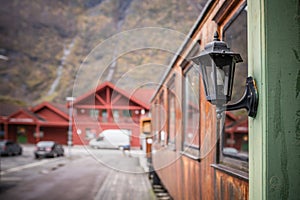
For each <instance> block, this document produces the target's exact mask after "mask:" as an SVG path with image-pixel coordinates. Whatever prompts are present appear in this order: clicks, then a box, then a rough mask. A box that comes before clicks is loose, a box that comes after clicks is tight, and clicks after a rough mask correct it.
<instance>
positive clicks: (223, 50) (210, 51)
mask: <svg viewBox="0 0 300 200" xmlns="http://www.w3.org/2000/svg"><path fill="white" fill-rule="evenodd" d="M207 55H210V56H212V55H216V56H220V55H223V56H230V57H232V58H233V59H234V60H235V62H236V63H238V62H243V59H242V58H241V55H240V54H239V53H234V52H232V51H230V48H229V47H228V46H227V44H226V42H224V41H220V39H219V34H218V32H217V31H216V32H215V34H214V39H213V41H212V42H210V43H208V44H207V45H206V46H205V47H204V50H203V51H202V52H200V54H199V55H197V56H195V57H193V58H191V60H192V61H193V62H195V63H196V64H199V62H200V59H201V57H204V56H207Z"/></svg>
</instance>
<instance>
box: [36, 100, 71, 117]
mask: <svg viewBox="0 0 300 200" xmlns="http://www.w3.org/2000/svg"><path fill="white" fill-rule="evenodd" d="M43 108H48V109H50V110H52V111H53V112H55V113H56V114H58V115H60V116H62V117H63V118H65V119H66V120H68V119H69V117H68V109H67V107H66V106H65V105H62V104H58V103H50V102H43V103H41V104H39V105H37V106H35V107H34V108H32V109H31V110H32V112H34V113H37V112H38V111H39V110H41V109H43Z"/></svg>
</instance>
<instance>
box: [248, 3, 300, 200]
mask: <svg viewBox="0 0 300 200" xmlns="http://www.w3.org/2000/svg"><path fill="white" fill-rule="evenodd" d="M248 4H249V15H250V16H249V23H248V24H249V43H250V45H249V49H250V51H249V66H250V71H251V73H252V74H253V75H254V77H255V78H256V80H257V83H258V89H259V94H260V103H259V107H258V109H259V113H258V115H257V118H256V119H254V120H252V121H251V122H250V133H249V134H250V135H251V136H250V143H249V144H250V157H251V159H250V198H251V199H272V200H273V199H299V196H300V94H299V92H300V78H299V77H300V75H299V74H300V59H299V58H300V39H299V38H300V23H299V20H300V14H299V13H300V8H299V6H300V1H299V0H289V1H282V0H253V1H249V2H248ZM251 65H252V66H251ZM251 147H252V148H251ZM253 147H255V148H253Z"/></svg>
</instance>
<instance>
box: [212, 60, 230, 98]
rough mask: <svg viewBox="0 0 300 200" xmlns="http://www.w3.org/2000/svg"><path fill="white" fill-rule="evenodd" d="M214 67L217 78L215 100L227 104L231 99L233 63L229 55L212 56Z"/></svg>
mask: <svg viewBox="0 0 300 200" xmlns="http://www.w3.org/2000/svg"><path fill="white" fill-rule="evenodd" d="M212 58H213V60H214V62H215V65H216V66H217V67H216V78H217V90H216V95H217V100H218V102H219V103H222V104H224V103H227V102H228V101H229V100H230V98H231V91H232V84H233V74H234V67H235V65H234V62H233V57H232V56H231V55H214V56H212ZM222 100H223V101H224V102H221V101H222Z"/></svg>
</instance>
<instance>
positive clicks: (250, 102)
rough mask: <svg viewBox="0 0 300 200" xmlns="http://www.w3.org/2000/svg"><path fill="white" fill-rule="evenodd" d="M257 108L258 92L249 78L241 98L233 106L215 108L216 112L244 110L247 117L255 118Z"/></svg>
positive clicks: (252, 80)
mask: <svg viewBox="0 0 300 200" xmlns="http://www.w3.org/2000/svg"><path fill="white" fill-rule="evenodd" d="M257 106H258V92H257V88H256V84H255V81H254V79H253V78H252V77H251V76H250V77H248V78H247V79H246V88H245V92H244V95H243V97H242V98H241V99H240V100H239V101H238V102H237V103H235V104H231V105H225V106H222V108H220V107H219V108H217V112H223V111H225V110H228V111H230V110H238V109H243V108H244V109H246V110H247V111H248V116H250V117H253V118H255V116H256V113H257Z"/></svg>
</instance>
